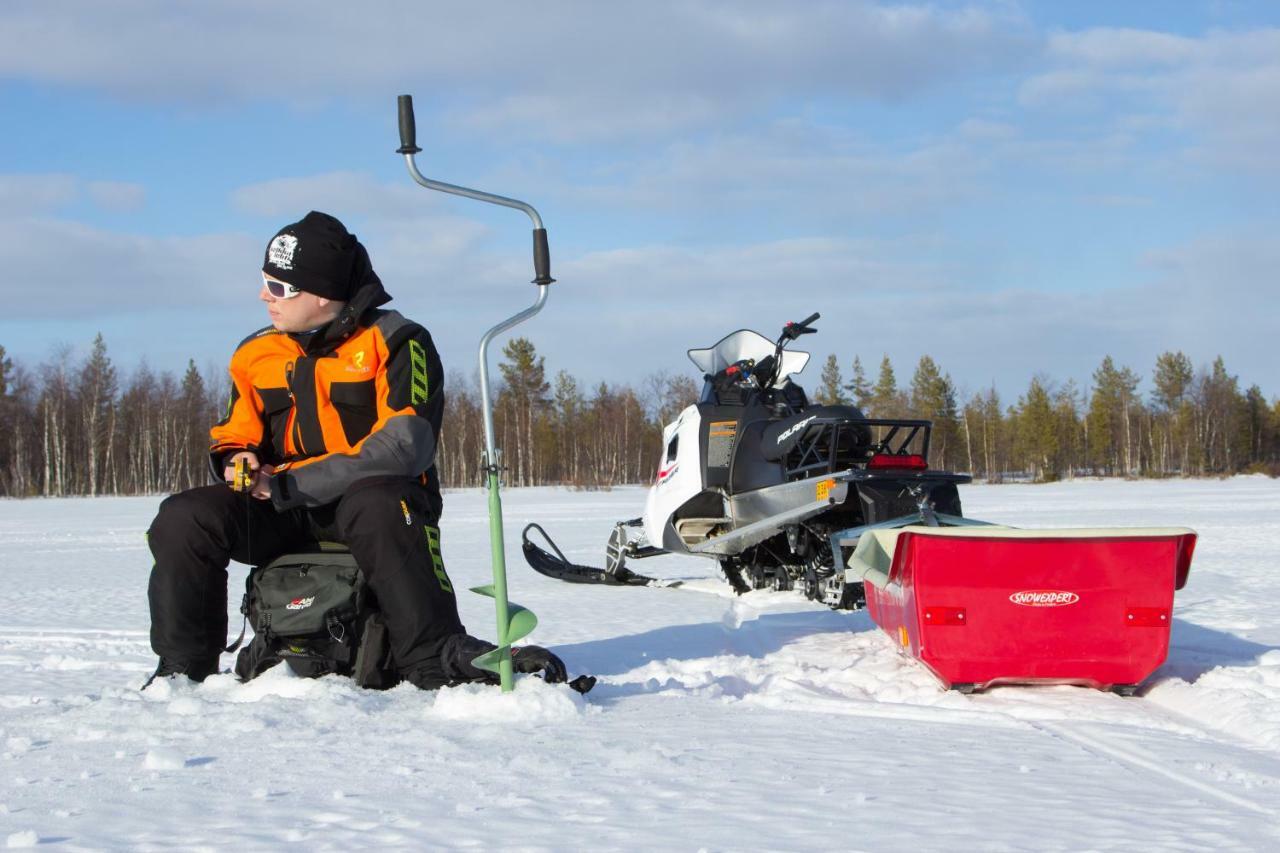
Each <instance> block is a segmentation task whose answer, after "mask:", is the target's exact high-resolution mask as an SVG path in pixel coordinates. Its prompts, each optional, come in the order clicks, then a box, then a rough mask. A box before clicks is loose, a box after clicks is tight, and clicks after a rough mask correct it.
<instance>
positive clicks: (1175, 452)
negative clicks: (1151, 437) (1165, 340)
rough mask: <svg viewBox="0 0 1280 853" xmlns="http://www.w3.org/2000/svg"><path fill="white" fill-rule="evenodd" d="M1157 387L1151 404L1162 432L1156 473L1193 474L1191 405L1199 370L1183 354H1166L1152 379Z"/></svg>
mask: <svg viewBox="0 0 1280 853" xmlns="http://www.w3.org/2000/svg"><path fill="white" fill-rule="evenodd" d="M1151 381H1152V384H1153V385H1154V386H1155V387H1154V389H1153V390H1152V392H1151V402H1152V405H1153V406H1154V408H1155V411H1154V413H1153V414H1154V417H1155V423H1156V429H1157V431H1158V433H1159V435H1158V438H1157V445H1156V449H1155V452H1154V455H1155V456H1156V459H1155V460H1154V463H1155V466H1156V470H1158V471H1160V472H1161V473H1169V472H1170V471H1173V470H1177V471H1181V472H1183V473H1190V468H1191V465H1192V458H1193V456H1194V455H1196V454H1193V453H1192V441H1193V439H1194V428H1195V415H1194V411H1193V406H1192V404H1191V390H1192V383H1193V382H1194V381H1195V370H1194V369H1193V368H1192V366H1191V359H1189V358H1187V356H1186V354H1185V353H1182V352H1165V353H1162V354H1161V355H1160V356H1158V357H1157V358H1156V369H1155V372H1154V373H1153V374H1152V377H1151Z"/></svg>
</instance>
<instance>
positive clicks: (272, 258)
mask: <svg viewBox="0 0 1280 853" xmlns="http://www.w3.org/2000/svg"><path fill="white" fill-rule="evenodd" d="M297 249H298V238H297V237H295V236H293V235H292V234H280V235H278V236H277V237H276V238H275V239H274V240H272V241H271V245H270V246H268V247H267V261H268V262H269V263H270V264H271V265H272V266H275V267H279V268H280V269H282V270H291V269H293V253H294V252H295V251H297Z"/></svg>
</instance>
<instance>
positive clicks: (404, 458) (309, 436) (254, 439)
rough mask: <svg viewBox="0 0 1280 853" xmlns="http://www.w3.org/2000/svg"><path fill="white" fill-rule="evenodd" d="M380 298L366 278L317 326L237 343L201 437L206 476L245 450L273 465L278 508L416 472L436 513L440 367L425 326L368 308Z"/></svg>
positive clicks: (327, 499) (266, 332) (270, 331)
mask: <svg viewBox="0 0 1280 853" xmlns="http://www.w3.org/2000/svg"><path fill="white" fill-rule="evenodd" d="M375 282H376V279H375ZM389 298H390V297H387V296H386V293H385V291H383V290H382V286H381V283H376V287H375V288H374V289H373V290H372V291H371V290H370V288H369V287H366V288H362V290H361V292H360V293H358V294H357V296H356V297H355V298H354V299H353V300H352V301H351V302H349V303H348V304H347V305H346V306H345V308H344V309H343V312H342V314H340V315H339V316H338V318H337V319H335V320H334V321H332V322H331V323H330V324H328V325H327V326H325V327H323V328H321V329H320V330H319V331H316V332H313V333H310V334H308V335H294V334H286V333H284V332H279V331H277V330H276V329H274V328H272V327H267V328H265V329H262V330H261V331H258V332H255V333H254V334H252V335H250V336H249V337H248V338H246V339H245V340H244V341H242V342H241V344H240V346H239V347H237V348H236V351H235V354H234V355H232V357H231V402H230V404H229V406H228V408H227V416H226V417H225V418H223V420H222V421H220V422H219V423H218V424H216V425H215V426H214V427H213V429H212V430H211V431H210V435H211V438H212V446H211V447H210V458H211V462H212V465H213V470H214V474H215V476H216V477H218V478H219V479H221V477H222V471H223V467H224V460H225V459H226V458H227V457H229V456H230V455H232V454H234V453H235V452H237V451H240V450H251V451H253V452H254V453H256V454H257V456H258V460H259V461H260V462H262V463H264V464H266V463H269V464H271V465H274V466H276V475H275V477H274V478H273V481H272V489H271V499H272V502H273V503H274V504H275V506H276V508H277V509H289V508H292V507H298V506H323V505H324V504H328V503H332V502H333V501H336V500H337V499H338V498H340V497H341V496H342V495H343V493H344V492H345V491H346V490H347V489H348V487H350V486H351V484H352V483H354V482H356V481H357V480H362V479H365V478H368V477H420V478H422V479H424V481H425V482H426V484H427V487H428V489H429V490H430V491H431V493H432V502H433V503H434V504H435V506H436V509H437V512H438V511H439V506H440V486H439V481H438V479H437V477H436V471H435V455H436V441H437V436H439V434H440V420H441V415H442V413H443V409H444V394H443V389H442V387H441V385H442V383H443V380H444V372H443V369H442V367H441V365H440V356H439V355H438V354H437V353H436V348H435V345H434V344H433V343H432V341H431V335H430V334H429V333H428V332H427V330H426V329H424V328H423V327H422V326H419V325H418V324H417V323H413V322H411V321H409V320H406V319H405V318H404V317H402V316H401V315H400V314H399V312H396V311H387V310H380V309H377V308H376V307H374V306H377V305H380V304H383V303H385V302H387V301H388V300H389Z"/></svg>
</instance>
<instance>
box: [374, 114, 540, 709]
mask: <svg viewBox="0 0 1280 853" xmlns="http://www.w3.org/2000/svg"><path fill="white" fill-rule="evenodd" d="M397 100H398V106H399V111H400V147H399V148H398V149H396V153H397V154H403V155H404V160H405V164H406V165H407V166H408V167H409V174H410V176H412V178H413V179H414V181H416V182H417V183H419V184H421V185H422V186H423V187H426V188H427V189H429V190H436V191H438V192H443V193H450V194H451V195H460V196H463V197H465V198H470V199H475V200H476V201H483V202H488V203H489V204H497V205H501V206H503V207H511V208H515V209H516V210H521V211H524V212H525V214H527V215H528V217H529V219H531V220H532V221H533V269H534V278H533V282H532V283H533V284H536V285H537V286H538V297H537V299H536V300H535V301H534V303H533V305H531V306H529V307H528V308H526V309H525V310H523V311H521V312H519V313H517V314H514V315H512V316H511V317H508V318H507V319H506V320H503V321H502V322H501V323H499V324H498V325H496V326H494V327H493V328H492V329H490V330H489V331H487V332H485V333H484V337H482V338H481V339H480V407H481V410H482V411H483V412H484V448H485V449H484V457H483V458H482V460H481V470H482V472H483V476H484V485H485V488H486V489H487V490H488V492H489V544H490V548H491V551H492V557H493V583H492V584H486V585H484V586H478V587H473V588H472V590H471V591H472V592H475V593H479V594H480V595H487V596H490V597H491V598H493V600H494V603H495V606H496V608H497V616H498V647H497V648H496V649H494V650H493V651H491V652H488V653H487V654H483V655H481V656H480V657H478V658H476V659H475V660H474V661H472V663H473V664H474V665H475V666H477V667H479V668H480V669H486V670H489V671H490V672H496V673H498V677H499V679H500V680H501V683H502V691H503V692H504V693H506V692H509V691H510V690H511V688H512V668H511V644H512V643H514V642H515V641H516V640H519V639H521V638H522V637H525V636H527V635H528V634H529V632H531V631H532V630H533V629H534V628H535V627H536V626H537V624H538V617H536V616H534V614H533V611H531V610H529V609H528V608H527V607H521V606H520V605H518V604H514V603H512V602H510V601H508V599H507V561H506V546H505V544H504V542H503V535H502V499H501V498H500V497H499V494H498V485H499V473H500V471H501V465H500V462H499V459H500V457H499V455H498V449H497V447H495V445H494V437H493V404H492V401H491V399H490V395H489V344H490V343H491V342H492V341H493V339H494V338H495V337H496V336H497V335H499V334H501V333H502V332H505V331H507V330H508V329H510V328H512V327H513V326H516V325H517V324H519V323H522V322H524V321H525V320H527V319H529V318H530V317H532V316H533V315H534V314H537V313H538V312H539V311H541V310H542V306H543V305H545V304H546V302H547V292H548V289H549V286H550V285H551V283H552V282H554V281H555V279H553V278H552V277H551V254H550V251H549V250H548V248H547V229H546V228H544V227H543V225H542V217H541V216H539V215H538V211H536V210H534V209H533V207H532V206H530V205H528V204H526V203H525V202H523V201H517V200H516V199H513V198H506V197H504V196H500V195H493V194H492V193H486V192H481V191H480V190H473V189H468V188H467V187H459V186H455V185H453V184H446V183H442V182H440V181H433V180H430V179H429V178H425V177H423V175H422V173H421V172H419V171H418V166H417V164H416V163H415V162H414V155H415V154H417V153H418V152H419V151H421V150H422V149H421V148H419V147H418V146H417V144H416V142H415V137H416V136H417V130H416V128H415V123H414V117H413V97H412V96H411V95H401V96H400V97H399V98H398V99H397Z"/></svg>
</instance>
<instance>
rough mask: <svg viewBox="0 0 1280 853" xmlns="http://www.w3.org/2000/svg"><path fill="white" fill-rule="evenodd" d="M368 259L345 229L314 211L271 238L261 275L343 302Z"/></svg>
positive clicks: (362, 271) (347, 297)
mask: <svg viewBox="0 0 1280 853" xmlns="http://www.w3.org/2000/svg"><path fill="white" fill-rule="evenodd" d="M367 257H368V253H366V252H365V251H364V246H361V245H360V241H359V240H357V239H356V235H354V234H352V233H351V232H349V231H347V229H346V226H344V225H343V224H342V223H341V222H339V221H338V220H337V219H335V218H334V217H332V216H330V215H329V214H327V213H319V212H318V211H315V210H313V211H311V212H310V213H308V214H307V215H306V216H304V217H302V219H301V220H300V221H298V222H295V223H293V224H292V225H286V226H285V227H283V228H281V229H280V230H279V232H277V233H276V236H274V237H272V238H271V242H270V243H268V244H267V254H266V257H265V258H264V259H263V261H262V271H263V272H264V273H266V274H267V275H269V276H271V277H273V278H278V279H280V280H281V281H284V282H288V283H289V284H292V285H293V286H294V287H297V288H298V289H300V290H305V291H306V292H307V293H314V294H315V295H316V296H323V297H325V298H326V299H337V300H342V301H345V300H347V299H350V298H351V295H352V294H353V293H354V292H355V289H356V287H357V286H359V284H360V279H361V278H362V275H363V273H364V270H363V269H362V267H364V266H367V265H368V262H367V261H365V262H364V263H361V262H360V261H361V259H362V258H367Z"/></svg>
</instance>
